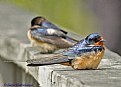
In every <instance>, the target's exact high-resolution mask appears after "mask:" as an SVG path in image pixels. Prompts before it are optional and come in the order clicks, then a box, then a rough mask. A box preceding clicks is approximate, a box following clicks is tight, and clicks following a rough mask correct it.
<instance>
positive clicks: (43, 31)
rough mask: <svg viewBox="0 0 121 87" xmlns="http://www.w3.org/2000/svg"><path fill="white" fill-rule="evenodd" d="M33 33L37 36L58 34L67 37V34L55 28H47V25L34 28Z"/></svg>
mask: <svg viewBox="0 0 121 87" xmlns="http://www.w3.org/2000/svg"><path fill="white" fill-rule="evenodd" d="M31 34H32V35H33V36H35V37H36V35H37V36H58V37H65V36H66V35H65V34H64V33H63V32H61V31H59V30H55V29H53V28H47V27H38V28H32V29H31Z"/></svg>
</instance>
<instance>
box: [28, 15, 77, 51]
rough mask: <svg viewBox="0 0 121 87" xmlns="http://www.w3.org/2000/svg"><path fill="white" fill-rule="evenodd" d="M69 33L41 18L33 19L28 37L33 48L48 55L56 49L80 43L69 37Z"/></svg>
mask: <svg viewBox="0 0 121 87" xmlns="http://www.w3.org/2000/svg"><path fill="white" fill-rule="evenodd" d="M67 33H68V32H66V31H64V30H62V29H60V28H58V27H57V26H56V25H54V24H52V23H51V22H49V21H48V20H46V19H45V18H43V17H40V16H39V17H35V18H34V19H32V21H31V28H30V29H29V30H28V34H27V35H28V39H29V40H30V42H31V44H32V46H36V47H38V48H40V50H41V52H42V53H48V52H53V51H55V50H56V49H62V48H68V47H70V46H72V45H74V44H75V43H76V42H78V40H75V39H73V38H71V37H68V36H67Z"/></svg>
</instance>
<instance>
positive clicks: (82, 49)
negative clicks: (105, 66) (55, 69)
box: [27, 33, 105, 69]
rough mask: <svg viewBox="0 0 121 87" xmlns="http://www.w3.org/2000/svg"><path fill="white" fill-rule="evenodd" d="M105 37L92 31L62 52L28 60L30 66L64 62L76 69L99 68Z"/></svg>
mask: <svg viewBox="0 0 121 87" xmlns="http://www.w3.org/2000/svg"><path fill="white" fill-rule="evenodd" d="M104 51H105V48H104V39H103V38H102V37H101V36H100V35H99V34H98V33H92V34H90V35H88V36H87V37H86V38H84V39H82V40H80V41H79V42H78V43H76V44H75V45H73V46H72V47H70V48H68V49H67V50H64V51H63V52H62V53H58V54H52V55H50V56H46V57H45V58H39V59H31V60H28V61H27V63H29V64H28V66H43V65H51V64H64V65H69V66H72V68H74V69H97V67H98V65H99V63H100V61H101V59H102V57H103V55H104Z"/></svg>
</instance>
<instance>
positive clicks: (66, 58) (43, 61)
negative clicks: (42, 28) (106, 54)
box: [27, 46, 104, 66]
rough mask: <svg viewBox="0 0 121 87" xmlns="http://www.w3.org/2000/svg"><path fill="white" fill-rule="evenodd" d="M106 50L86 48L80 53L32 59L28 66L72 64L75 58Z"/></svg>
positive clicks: (97, 47) (64, 53) (68, 52)
mask: <svg viewBox="0 0 121 87" xmlns="http://www.w3.org/2000/svg"><path fill="white" fill-rule="evenodd" d="M103 49H104V48H103V47H101V46H95V47H85V48H82V49H79V50H78V53H75V52H72V51H67V52H63V53H60V54H52V55H49V56H47V57H43V58H40V59H31V60H28V61H27V63H29V64H28V66H42V65H51V64H61V63H67V62H71V60H73V59H74V58H76V57H78V56H83V55H92V53H93V52H94V53H96V52H98V51H101V50H103Z"/></svg>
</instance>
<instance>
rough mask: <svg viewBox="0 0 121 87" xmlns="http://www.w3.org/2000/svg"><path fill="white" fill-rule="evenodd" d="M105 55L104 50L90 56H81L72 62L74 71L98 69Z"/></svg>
mask: <svg viewBox="0 0 121 87" xmlns="http://www.w3.org/2000/svg"><path fill="white" fill-rule="evenodd" d="M103 55H104V50H103V51H99V52H97V53H91V54H89V55H81V56H80V57H76V58H75V59H74V60H72V67H73V68H74V69H97V67H98V65H99V63H100V61H101V59H102V57H103Z"/></svg>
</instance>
